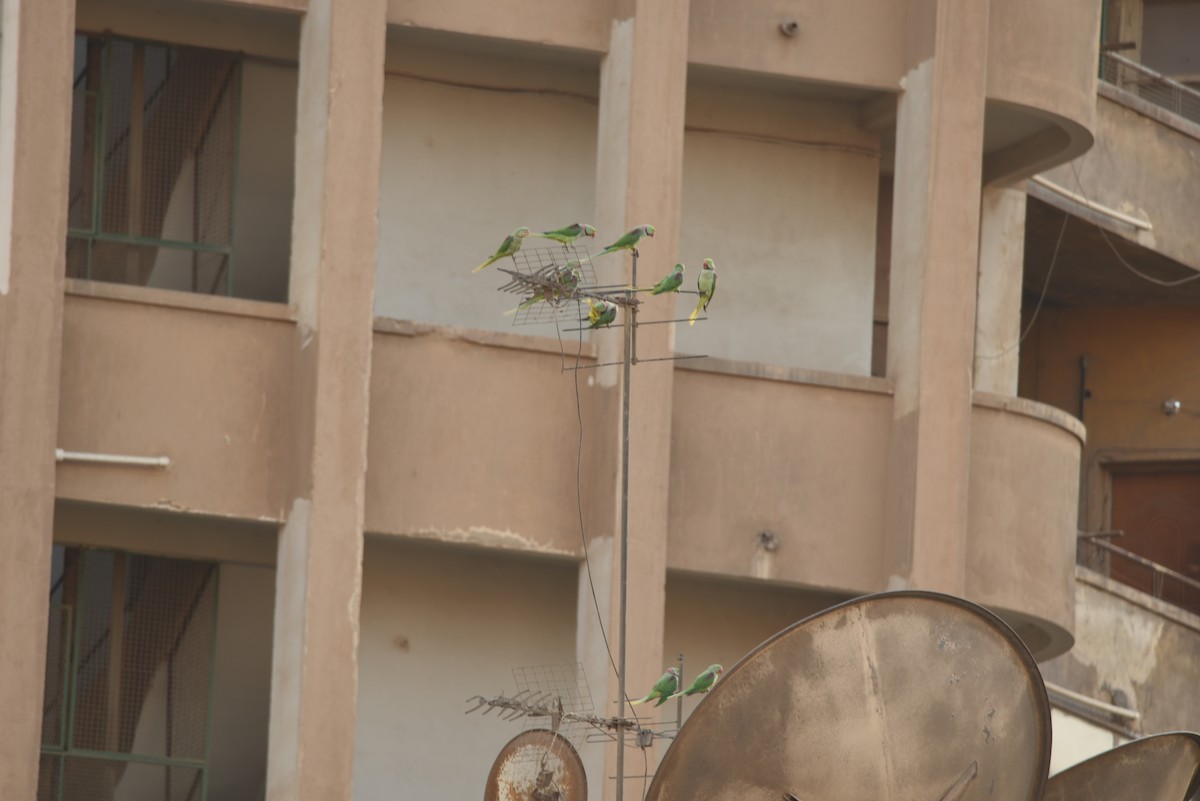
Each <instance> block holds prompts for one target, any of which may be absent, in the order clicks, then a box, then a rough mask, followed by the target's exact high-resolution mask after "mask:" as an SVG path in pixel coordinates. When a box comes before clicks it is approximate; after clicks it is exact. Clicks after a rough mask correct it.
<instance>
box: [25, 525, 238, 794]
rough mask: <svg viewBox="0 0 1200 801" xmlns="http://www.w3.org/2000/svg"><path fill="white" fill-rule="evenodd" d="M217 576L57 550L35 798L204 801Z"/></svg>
mask: <svg viewBox="0 0 1200 801" xmlns="http://www.w3.org/2000/svg"><path fill="white" fill-rule="evenodd" d="M217 577H218V570H217V565H216V563H212V562H194V561H188V560H183V559H166V558H161V557H150V556H139V555H134V554H128V553H122V552H116V551H104V550H95V549H84V548H65V547H62V546H56V547H55V555H54V574H53V581H52V584H51V592H50V637H49V638H48V640H47V653H46V657H47V658H46V691H45V697H44V704H43V719H42V720H43V722H42V756H41V763H40V766H39V784H38V801H112V800H113V799H117V798H137V799H145V800H146V801H152V800H153V799H164V801H204V799H205V795H206V792H207V782H208V751H209V743H208V741H209V728H210V724H209V721H210V718H211V698H212V683H213V658H214V655H215V642H216V637H215V634H216V609H217Z"/></svg>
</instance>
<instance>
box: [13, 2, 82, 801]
mask: <svg viewBox="0 0 1200 801" xmlns="http://www.w3.org/2000/svg"><path fill="white" fill-rule="evenodd" d="M3 14H4V23H3V34H2V36H3V38H2V40H0V542H3V544H4V556H3V558H0V644H2V645H0V676H3V680H2V681H0V709H3V710H4V726H3V728H2V729H0V798H34V797H35V796H36V795H37V785H38V751H39V748H40V743H41V731H42V694H43V689H44V688H43V683H44V676H45V670H46V667H45V662H46V626H47V611H48V609H47V603H46V598H47V593H48V591H49V588H50V555H51V550H52V538H53V524H54V448H55V446H56V445H57V442H56V438H57V434H58V393H59V366H60V364H61V359H62V315H63V275H64V271H65V269H66V248H65V237H66V232H67V186H68V180H67V176H68V170H69V153H70V141H71V74H72V61H73V54H74V52H75V48H74V45H73V41H74V34H75V30H74V29H75V2H74V0H4V6H3Z"/></svg>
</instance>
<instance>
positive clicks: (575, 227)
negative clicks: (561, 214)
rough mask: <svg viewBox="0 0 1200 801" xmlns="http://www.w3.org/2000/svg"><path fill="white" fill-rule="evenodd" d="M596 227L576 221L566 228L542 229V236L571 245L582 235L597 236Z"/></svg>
mask: <svg viewBox="0 0 1200 801" xmlns="http://www.w3.org/2000/svg"><path fill="white" fill-rule="evenodd" d="M595 235H596V229H595V228H593V227H592V226H590V225H588V224H587V223H574V224H572V225H568V226H567V227H566V228H556V229H554V230H553V231H542V232H541V233H540V234H533V236H540V237H541V238H542V239H553V240H554V241H555V242H561V243H563V244H564V245H569V244H571V243H572V242H574V241H575V240H576V239H578V238H579V237H581V236H595Z"/></svg>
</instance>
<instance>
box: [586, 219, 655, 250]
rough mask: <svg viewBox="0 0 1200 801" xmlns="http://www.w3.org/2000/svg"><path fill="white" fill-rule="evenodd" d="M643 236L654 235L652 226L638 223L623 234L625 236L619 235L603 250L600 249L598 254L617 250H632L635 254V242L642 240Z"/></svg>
mask: <svg viewBox="0 0 1200 801" xmlns="http://www.w3.org/2000/svg"><path fill="white" fill-rule="evenodd" d="M643 236H651V237H652V236H654V226H653V225H639V226H638V227H637V228H634V229H633V230H632V231H630V232H629V233H627V234H625V236H623V237H621V238H620V239H618V240H617V241H616V242H613V243H612V244H611V245H609V246H608V247H606V248H605V249H604V250H602V251H600V253H599V255H601V256H603V255H604V254H605V253H612V252H614V251H617V250H632V251H633V252H634V255H637V243H638V242H640V241H641V240H642V237H643Z"/></svg>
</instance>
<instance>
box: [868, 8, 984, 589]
mask: <svg viewBox="0 0 1200 801" xmlns="http://www.w3.org/2000/svg"><path fill="white" fill-rule="evenodd" d="M909 23H910V32H909V33H910V36H909V38H910V43H912V47H913V49H912V50H910V63H911V64H913V65H915V66H913V67H912V68H911V69H910V71H909V72H908V74H907V75H906V76H905V78H904V93H903V94H902V95H901V96H900V102H899V109H898V116H897V121H896V173H895V194H894V206H893V208H894V211H893V217H892V258H891V286H890V295H889V304H888V359H887V374H888V377H889V378H891V379H892V380H893V381H894V382H895V398H894V406H893V422H892V437H891V442H890V445H889V459H890V469H889V471H888V474H889V486H888V501H887V502H888V536H887V544H886V546H885V559H884V563H885V570H886V571H887V575H886V576H885V580H886V582H887V584H888V585H889V586H893V587H896V586H914V587H920V588H924V589H936V590H942V591H945V592H952V593H957V594H960V595H961V594H964V591H965V583H966V558H967V554H966V541H967V540H966V529H967V477H968V467H969V462H970V434H971V368H972V363H973V358H974V339H975V336H974V335H975V286H976V272H977V266H978V252H979V208H980V189H981V186H980V184H981V165H982V151H983V117H984V89H985V79H986V66H985V65H986V62H987V59H986V58H985V54H986V52H987V38H988V37H987V31H988V3H987V0H930V1H929V2H924V3H913V8H912V9H911V12H910V18H909Z"/></svg>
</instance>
